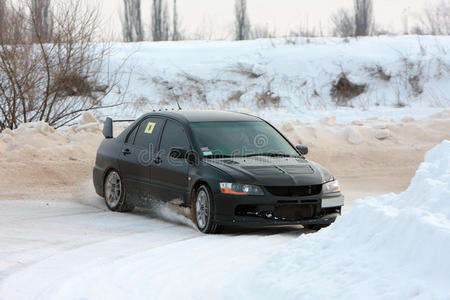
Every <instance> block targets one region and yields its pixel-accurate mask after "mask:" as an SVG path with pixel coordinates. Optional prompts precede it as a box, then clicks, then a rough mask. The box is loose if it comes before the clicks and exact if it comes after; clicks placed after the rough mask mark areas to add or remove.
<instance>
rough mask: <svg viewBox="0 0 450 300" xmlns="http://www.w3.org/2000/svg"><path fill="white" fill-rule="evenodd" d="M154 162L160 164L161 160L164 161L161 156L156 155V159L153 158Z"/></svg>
mask: <svg viewBox="0 0 450 300" xmlns="http://www.w3.org/2000/svg"><path fill="white" fill-rule="evenodd" d="M153 162H154V163H155V164H157V165H159V164H160V163H161V162H162V160H161V157H159V156H158V157H156V158H155V159H154V160H153Z"/></svg>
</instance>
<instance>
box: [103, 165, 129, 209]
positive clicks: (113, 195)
mask: <svg viewBox="0 0 450 300" xmlns="http://www.w3.org/2000/svg"><path fill="white" fill-rule="evenodd" d="M104 189H105V192H104V194H105V202H106V206H107V207H108V208H109V209H110V210H112V211H118V212H130V211H132V210H133V209H134V205H132V204H130V203H127V192H126V189H125V185H124V184H123V182H122V178H121V177H120V175H119V172H117V171H116V170H111V171H109V172H108V174H107V175H106V178H105V184H104Z"/></svg>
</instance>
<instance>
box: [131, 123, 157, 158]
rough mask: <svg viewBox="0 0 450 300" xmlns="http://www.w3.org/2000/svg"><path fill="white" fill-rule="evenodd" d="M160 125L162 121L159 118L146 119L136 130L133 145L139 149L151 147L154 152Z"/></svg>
mask: <svg viewBox="0 0 450 300" xmlns="http://www.w3.org/2000/svg"><path fill="white" fill-rule="evenodd" d="M162 125H163V120H162V119H160V118H147V119H145V120H144V121H142V122H141V124H140V125H139V129H138V130H137V133H136V138H135V140H134V144H135V145H136V146H139V147H145V148H149V147H151V148H152V149H153V150H154V149H155V147H156V146H157V142H158V138H159V134H160V132H161V127H162Z"/></svg>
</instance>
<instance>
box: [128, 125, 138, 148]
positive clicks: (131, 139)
mask: <svg viewBox="0 0 450 300" xmlns="http://www.w3.org/2000/svg"><path fill="white" fill-rule="evenodd" d="M138 129H139V125H136V126H135V127H134V128H133V130H132V131H131V132H130V133H129V134H128V136H127V139H126V140H125V143H126V144H133V143H134V138H135V137H136V133H137V131H138Z"/></svg>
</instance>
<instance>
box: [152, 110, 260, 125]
mask: <svg viewBox="0 0 450 300" xmlns="http://www.w3.org/2000/svg"><path fill="white" fill-rule="evenodd" d="M146 116H164V117H169V118H173V119H176V120H179V121H182V122H187V123H196V122H249V121H261V119H260V118H258V117H255V116H252V115H248V114H245V113H238V112H228V111H218V110H171V111H155V112H151V113H148V114H147V115H146Z"/></svg>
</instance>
